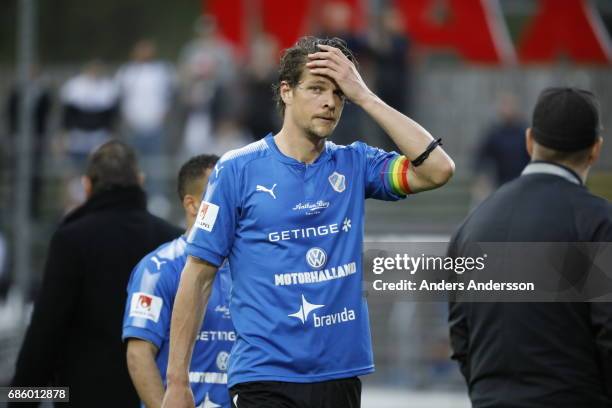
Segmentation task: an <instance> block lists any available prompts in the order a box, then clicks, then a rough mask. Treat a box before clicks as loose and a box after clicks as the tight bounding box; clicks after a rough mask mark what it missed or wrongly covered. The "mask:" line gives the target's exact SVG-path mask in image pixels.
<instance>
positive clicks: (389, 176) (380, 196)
mask: <svg viewBox="0 0 612 408" xmlns="http://www.w3.org/2000/svg"><path fill="white" fill-rule="evenodd" d="M353 146H354V147H355V148H356V149H357V151H359V152H360V153H361V154H362V155H364V156H365V166H366V175H365V196H366V198H375V199H377V200H385V201H397V200H401V199H403V198H405V197H406V194H408V191H405V190H404V189H402V188H401V183H400V184H397V183H396V184H395V185H394V183H393V173H392V170H393V169H394V168H395V167H399V170H398V172H399V171H401V165H398V164H400V163H401V162H403V161H405V160H406V158H405V157H404V156H402V155H400V154H398V153H396V152H386V151H384V150H382V149H379V148H377V147H372V146H369V145H367V144H365V143H362V142H355V143H353ZM397 175H398V176H400V177H401V176H402V174H397ZM404 177H405V175H404Z"/></svg>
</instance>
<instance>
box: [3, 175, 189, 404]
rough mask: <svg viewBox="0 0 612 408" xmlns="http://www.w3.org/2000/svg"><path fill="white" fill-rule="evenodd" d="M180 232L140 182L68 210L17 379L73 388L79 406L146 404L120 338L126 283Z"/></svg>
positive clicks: (21, 382) (53, 242) (72, 399)
mask: <svg viewBox="0 0 612 408" xmlns="http://www.w3.org/2000/svg"><path fill="white" fill-rule="evenodd" d="M180 234H181V231H180V230H179V229H178V228H176V227H174V226H172V225H170V224H168V223H167V222H165V221H163V220H162V219H160V218H157V217H155V216H153V215H151V214H150V213H148V212H147V210H146V198H145V194H144V192H143V191H142V190H141V189H140V188H136V187H132V188H117V189H114V190H111V191H106V192H102V193H99V194H96V195H94V196H92V197H91V198H90V199H89V200H88V201H87V202H86V203H85V204H84V205H83V206H81V207H80V208H78V209H77V210H75V211H74V212H73V213H72V214H70V215H68V216H67V217H66V219H65V220H64V221H63V222H62V224H61V225H60V227H59V228H58V230H57V231H56V232H55V234H54V235H53V238H52V240H51V245H50V248H49V253H48V258H47V262H46V266H45V272H44V276H43V283H42V287H41V290H40V293H39V296H38V298H37V300H36V303H35V306H34V312H33V315H32V321H31V323H30V326H29V328H28V330H27V333H26V336H25V340H24V343H23V346H22V348H21V351H20V353H19V357H18V360H17V367H16V373H15V377H14V379H13V381H12V385H15V386H46V385H48V384H53V385H57V386H68V387H70V406H74V407H110V406H121V407H130V406H131V407H137V406H139V399H138V396H137V394H136V391H135V390H134V388H133V386H132V382H131V380H130V377H129V374H128V370H127V365H126V359H125V349H124V345H123V343H122V341H121V324H122V318H123V311H124V308H125V299H126V287H127V282H128V279H129V276H130V272H131V271H132V268H133V267H134V266H135V265H136V264H137V263H138V261H140V259H141V258H142V257H143V256H144V255H146V254H147V253H149V252H150V251H152V250H153V249H155V248H156V247H158V246H159V245H160V244H162V243H163V242H166V241H169V240H171V239H174V238H176V237H177V236H179V235H180ZM15 406H16V407H17V406H19V407H23V404H16V405H15ZM62 406H65V405H63V404H62Z"/></svg>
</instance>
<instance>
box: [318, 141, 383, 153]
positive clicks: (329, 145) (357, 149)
mask: <svg viewBox="0 0 612 408" xmlns="http://www.w3.org/2000/svg"><path fill="white" fill-rule="evenodd" d="M325 148H326V149H327V151H328V152H330V153H331V154H364V153H367V152H368V151H369V150H379V149H378V148H377V147H373V146H370V145H369V144H367V143H364V142H362V141H359V140H358V141H355V142H353V143H351V144H349V145H340V144H336V143H334V142H332V141H329V140H328V141H327V142H325Z"/></svg>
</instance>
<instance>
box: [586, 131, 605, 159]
mask: <svg viewBox="0 0 612 408" xmlns="http://www.w3.org/2000/svg"><path fill="white" fill-rule="evenodd" d="M602 145H603V137H601V136H599V137H598V138H597V141H596V142H595V144H593V147H591V152H590V153H589V160H588V163H589V165H592V164H593V163H595V162H596V161H597V159H599V155H600V154H601V146H602Z"/></svg>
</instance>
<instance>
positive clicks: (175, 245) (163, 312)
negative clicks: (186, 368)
mask: <svg viewBox="0 0 612 408" xmlns="http://www.w3.org/2000/svg"><path fill="white" fill-rule="evenodd" d="M217 159H218V157H216V156H212V155H200V156H196V157H193V158H191V159H190V160H189V161H187V162H186V163H185V164H184V165H183V166H182V167H181V170H180V171H179V177H178V193H179V197H180V199H181V201H182V203H183V209H184V210H185V217H186V221H187V230H189V228H191V227H192V225H193V223H194V221H195V218H196V215H197V212H198V208H199V206H200V197H201V196H202V190H203V189H204V186H205V185H206V182H207V179H208V177H209V175H210V172H211V171H212V169H213V166H214V165H215V163H216V161H217ZM186 246H187V242H186V240H185V237H184V236H182V237H179V238H177V239H175V240H174V241H171V242H168V243H166V244H164V245H162V246H160V247H159V248H157V249H156V250H155V251H153V252H151V253H150V254H148V255H147V256H145V257H144V258H143V259H142V261H140V263H139V264H138V265H137V266H136V268H135V269H134V271H133V272H132V276H131V278H130V282H129V284H128V298H127V304H126V307H125V316H124V322H123V339H124V341H127V342H128V343H127V362H128V369H129V371H130V376H131V377H132V381H133V382H134V386H135V387H136V390H137V391H138V395H139V396H140V398H141V400H142V402H143V404H144V405H145V406H146V407H148V408H152V407H160V406H161V403H162V399H163V396H164V384H165V382H166V367H167V364H168V349H169V342H168V340H169V338H168V337H169V334H170V316H171V313H172V304H173V303H174V297H175V295H176V291H177V289H178V284H179V279H180V275H181V271H182V269H183V266H185V262H186V260H187V254H186V253H185V247H186ZM212 288H213V289H212V293H211V295H210V299H209V301H208V310H207V313H206V319H205V320H204V322H203V323H202V324H201V329H200V331H199V332H198V333H197V334H194V339H195V343H196V344H195V354H194V358H193V360H192V361H191V367H190V372H189V382H190V384H191V389H192V391H193V394H194V396H195V401H196V403H197V404H199V405H198V407H201V408H215V407H218V408H221V407H224V408H227V407H229V406H230V400H229V394H228V391H227V372H226V369H227V359H228V357H229V353H230V350H231V348H232V345H233V344H234V340H235V333H234V327H233V325H232V321H231V317H230V314H229V309H228V303H229V302H228V300H229V292H230V280H229V271H228V269H227V268H225V267H223V268H221V269H220V270H219V273H218V274H217V276H216V278H215V279H214V281H213V282H212Z"/></svg>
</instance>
